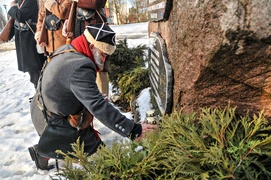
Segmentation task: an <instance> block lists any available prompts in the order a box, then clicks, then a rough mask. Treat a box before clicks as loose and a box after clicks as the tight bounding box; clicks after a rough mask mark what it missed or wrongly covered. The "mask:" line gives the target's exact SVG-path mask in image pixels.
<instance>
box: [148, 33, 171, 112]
mask: <svg viewBox="0 0 271 180" xmlns="http://www.w3.org/2000/svg"><path fill="white" fill-rule="evenodd" d="M149 39H150V48H149V70H150V81H151V89H152V91H153V93H154V97H155V100H156V103H157V105H158V107H159V109H160V112H161V114H162V115H164V114H170V113H171V110H172V102H173V97H172V94H173V93H172V91H173V73H172V67H171V65H170V63H169V60H168V53H167V49H166V44H165V41H164V39H162V37H161V36H160V34H159V33H156V32H152V33H151V34H150V38H149Z"/></svg>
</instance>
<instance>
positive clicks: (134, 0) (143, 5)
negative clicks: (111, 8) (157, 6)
mask: <svg viewBox="0 0 271 180" xmlns="http://www.w3.org/2000/svg"><path fill="white" fill-rule="evenodd" d="M147 2H148V1H146V0H130V3H131V5H132V7H133V8H134V9H135V16H136V18H137V22H142V20H144V18H143V17H145V15H146V13H147Z"/></svg>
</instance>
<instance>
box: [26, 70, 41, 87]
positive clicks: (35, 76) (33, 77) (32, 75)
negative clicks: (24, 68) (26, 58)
mask: <svg viewBox="0 0 271 180" xmlns="http://www.w3.org/2000/svg"><path fill="white" fill-rule="evenodd" d="M28 74H29V75H30V82H31V83H33V84H34V87H35V89H36V88H37V84H38V80H39V77H40V71H29V72H28Z"/></svg>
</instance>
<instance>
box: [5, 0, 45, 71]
mask: <svg viewBox="0 0 271 180" xmlns="http://www.w3.org/2000/svg"><path fill="white" fill-rule="evenodd" d="M22 2H23V0H18V4H19V6H20V5H21V3H22ZM38 10H39V7H38V4H37V0H25V2H24V3H23V5H22V6H21V7H20V8H19V7H17V6H13V7H11V8H10V10H9V11H8V14H9V15H10V16H11V17H13V18H14V19H15V20H16V21H18V22H22V23H24V22H25V21H29V20H30V19H31V23H30V26H31V28H32V30H33V31H34V33H35V32H36V24H35V23H36V22H37V18H38ZM14 33H15V46H16V54H17V61H18V70H19V71H23V72H30V71H39V70H41V69H42V65H43V62H44V60H45V59H46V58H45V57H44V55H43V54H38V52H37V49H36V40H35V39H34V33H33V32H32V31H31V29H29V30H27V31H20V30H17V29H16V28H15V32H14Z"/></svg>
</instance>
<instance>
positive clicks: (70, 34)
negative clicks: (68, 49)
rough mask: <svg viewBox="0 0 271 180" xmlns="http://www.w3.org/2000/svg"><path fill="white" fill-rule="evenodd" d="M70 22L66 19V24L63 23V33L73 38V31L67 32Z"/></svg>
mask: <svg viewBox="0 0 271 180" xmlns="http://www.w3.org/2000/svg"><path fill="white" fill-rule="evenodd" d="M68 23H69V19H66V20H65V22H64V24H63V27H62V35H63V36H64V37H68V38H72V37H73V33H72V32H67V31H68V30H67V26H68Z"/></svg>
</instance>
